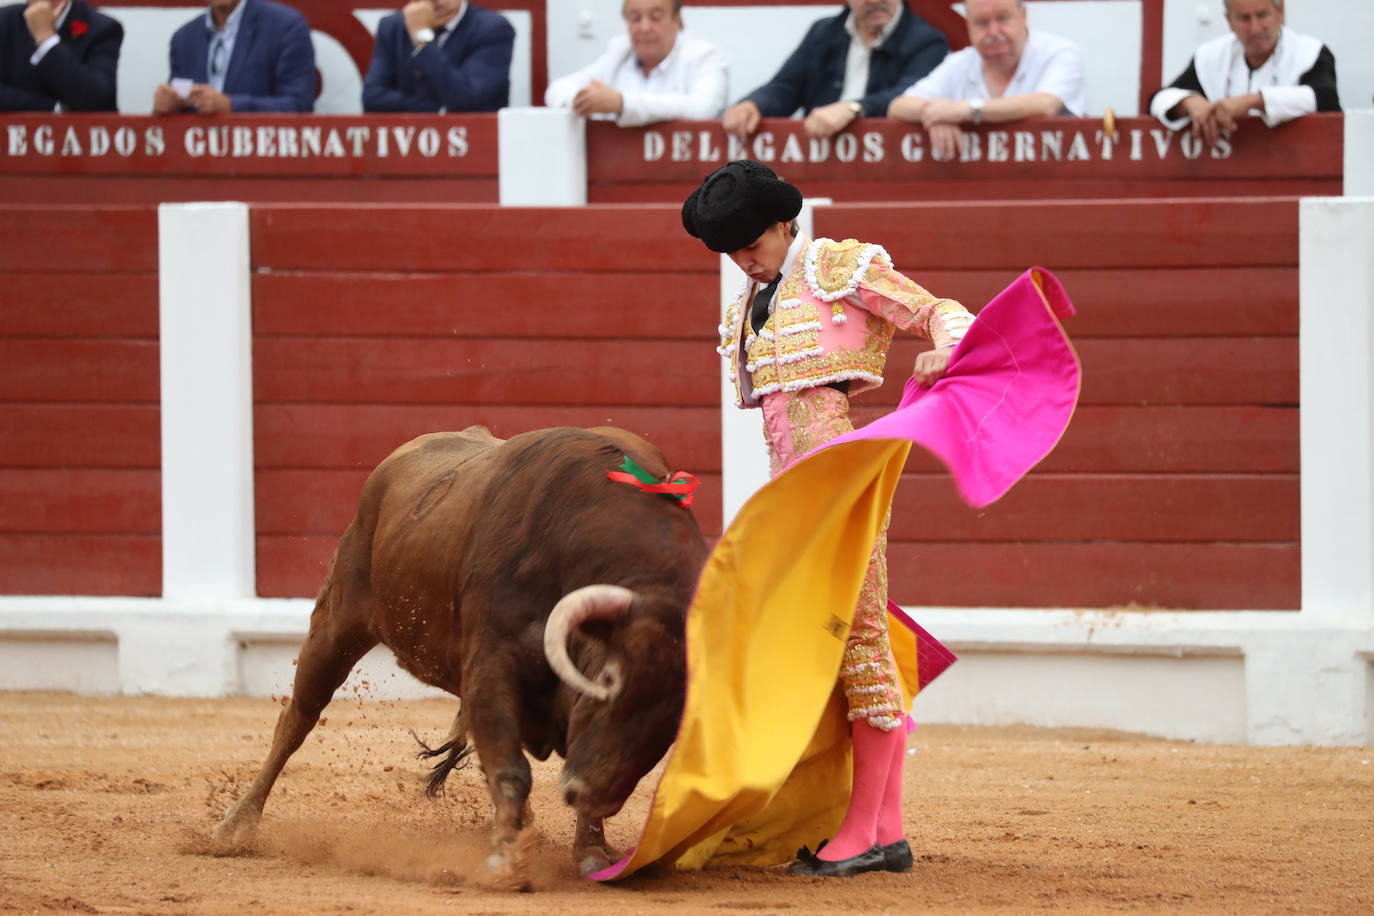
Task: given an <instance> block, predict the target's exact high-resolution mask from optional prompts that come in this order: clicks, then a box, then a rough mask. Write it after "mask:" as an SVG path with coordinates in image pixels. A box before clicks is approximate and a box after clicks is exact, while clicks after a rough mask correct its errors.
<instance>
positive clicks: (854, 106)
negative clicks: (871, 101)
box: [849, 102, 864, 118]
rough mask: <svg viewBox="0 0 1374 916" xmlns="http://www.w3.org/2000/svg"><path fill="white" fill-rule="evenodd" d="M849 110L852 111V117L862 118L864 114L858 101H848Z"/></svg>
mask: <svg viewBox="0 0 1374 916" xmlns="http://www.w3.org/2000/svg"><path fill="white" fill-rule="evenodd" d="M849 110H850V112H852V113H853V115H854V117H856V118H862V117H863V116H864V107H863V106H862V105H860V104H859V103H858V102H850V103H849Z"/></svg>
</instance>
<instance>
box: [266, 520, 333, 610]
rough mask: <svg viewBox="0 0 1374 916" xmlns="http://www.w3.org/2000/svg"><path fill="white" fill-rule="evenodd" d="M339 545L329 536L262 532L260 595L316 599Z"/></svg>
mask: <svg viewBox="0 0 1374 916" xmlns="http://www.w3.org/2000/svg"><path fill="white" fill-rule="evenodd" d="M338 545H339V539H338V538H337V537H330V536H328V535H264V534H259V535H258V538H257V566H258V597H259V598H314V597H315V596H316V595H317V594H318V593H319V590H320V585H321V584H322V583H323V582H324V576H325V573H326V572H328V571H329V560H330V558H331V557H333V556H334V548H336V547H337V546H338Z"/></svg>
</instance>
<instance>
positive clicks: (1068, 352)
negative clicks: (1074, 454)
mask: <svg viewBox="0 0 1374 916" xmlns="http://www.w3.org/2000/svg"><path fill="white" fill-rule="evenodd" d="M1047 307H1048V308H1047ZM1073 313H1074V308H1073V303H1072V302H1070V301H1069V297H1068V294H1067V293H1065V292H1064V287H1063V286H1062V285H1060V283H1059V280H1058V279H1057V278H1056V277H1055V276H1054V275H1053V274H1051V273H1050V272H1049V271H1047V270H1044V269H1043V268H1039V267H1033V268H1031V269H1030V270H1028V271H1026V272H1025V273H1024V274H1022V275H1021V276H1020V277H1019V278H1017V280H1016V281H1015V282H1014V283H1012V284H1011V285H1010V286H1008V287H1007V288H1006V289H1004V290H1002V292H1000V293H998V294H997V295H996V297H994V298H993V300H992V301H991V302H989V303H988V304H987V305H986V306H984V307H983V310H982V311H980V312H979V313H978V318H977V320H976V321H974V322H973V324H972V325H970V326H969V329H968V333H966V334H965V335H964V338H963V340H960V341H959V343H958V344H957V345H955V347H954V353H953V354H952V355H951V356H950V360H949V368H948V369H947V370H946V371H945V374H944V377H943V378H941V379H940V380H939V381H938V382H936V383H935V384H934V385H933V386H931V387H930V388H924V387H922V386H921V385H919V384H918V383H917V382H916V380H915V379H914V378H909V379H907V382H906V388H905V389H904V391H903V393H902V400H901V403H900V404H898V405H897V409H896V410H894V411H893V412H892V413H890V414H886V415H885V416H882V417H879V418H878V419H876V420H874V421H873V422H872V423H869V424H868V425H867V426H865V427H863V428H862V429H856V430H854V432H852V433H848V434H846V435H843V436H838V437H836V438H835V439H832V440H830V441H829V442H827V443H826V444H825V445H823V446H821V448H822V449H825V448H834V447H835V446H838V445H843V444H844V443H846V442H853V441H855V440H858V439H906V440H909V441H911V442H914V443H915V444H917V445H921V446H924V447H925V448H926V449H928V450H929V451H931V452H933V453H934V454H935V456H936V457H938V458H939V459H940V460H941V461H942V462H944V465H945V467H946V468H947V469H948V470H949V472H950V475H951V476H952V477H953V478H954V483H955V485H956V486H957V487H958V488H959V495H960V496H962V497H963V499H964V502H966V503H968V504H969V505H970V506H973V507H975V508H980V507H982V506H986V505H988V504H989V503H992V502H995V501H996V500H997V499H998V498H1000V497H1001V496H1002V494H1004V493H1006V492H1007V491H1008V490H1010V489H1011V486H1012V484H1014V483H1016V481H1018V480H1020V479H1021V478H1022V477H1023V476H1025V474H1026V472H1027V471H1029V470H1030V469H1031V468H1032V467H1034V466H1035V465H1036V464H1037V463H1039V461H1040V459H1042V458H1044V457H1045V456H1046V455H1048V454H1049V453H1050V451H1051V450H1052V449H1053V448H1054V446H1055V445H1056V444H1057V443H1058V442H1059V437H1060V436H1062V435H1063V433H1064V429H1065V428H1066V427H1067V426H1068V424H1069V418H1070V417H1071V416H1072V415H1073V410H1074V406H1075V405H1076V404H1077V403H1078V389H1079V376H1080V369H1079V364H1078V357H1077V355H1076V354H1075V353H1074V351H1073V347H1072V346H1070V345H1069V341H1068V338H1067V337H1065V336H1064V331H1063V329H1062V328H1061V327H1060V325H1059V321H1058V319H1060V318H1067V317H1069V316H1070V315H1072V314H1073ZM819 450H820V449H817V451H819ZM813 454H814V453H813Z"/></svg>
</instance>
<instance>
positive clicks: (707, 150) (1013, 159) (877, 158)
mask: <svg viewBox="0 0 1374 916" xmlns="http://www.w3.org/2000/svg"><path fill="white" fill-rule="evenodd" d="M890 137H891V135H890V134H882V133H879V132H876V131H870V132H865V133H862V134H852V133H843V134H839V135H837V136H835V137H833V138H816V137H804V136H801V135H800V134H795V133H787V134H781V135H779V134H776V133H774V132H773V131H760V132H759V133H758V134H756V135H755V136H754V137H752V138H751V139H750V141H749V142H748V143H741V142H740V141H739V140H738V139H736V138H734V137H729V138H728V139H727V140H726V142H725V144H724V145H722V143H721V142H720V134H719V133H718V132H717V131H714V130H702V131H682V130H678V131H667V132H665V131H659V130H649V131H646V132H645V134H644V161H645V162H659V161H663V160H665V159H666V160H668V161H672V162H700V163H721V162H727V161H732V160H735V159H743V158H750V159H756V160H758V161H759V162H770V163H771V162H777V163H783V164H786V163H799V162H805V163H812V164H820V163H826V162H837V163H845V164H848V163H854V162H862V163H869V164H876V163H880V162H885V161H888V160H889V159H891V158H894V157H895V158H897V159H900V160H902V161H904V162H922V161H924V160H926V159H927V157H928V158H929V159H931V160H933V161H944V159H946V158H949V157H941V156H939V155H936V154H935V152H934V151H933V150H931V149H930V148H929V146H928V145H927V142H926V135H925V133H924V132H922V131H910V132H908V133H904V134H902V135H901V137H900V139H898V140H897V141H896V143H895V144H893V143H891V142H890ZM1231 153H1232V147H1231V142H1230V140H1229V139H1227V138H1225V137H1222V138H1221V139H1220V140H1219V141H1218V143H1217V145H1216V146H1215V147H1212V148H1210V149H1208V148H1207V147H1206V145H1205V144H1204V143H1203V141H1202V140H1199V139H1195V138H1194V137H1193V136H1192V135H1191V134H1186V133H1184V134H1176V133H1174V132H1172V131H1168V130H1165V129H1163V128H1154V129H1150V130H1146V129H1143V128H1135V129H1132V130H1130V131H1127V132H1125V133H1118V134H1117V135H1116V136H1115V137H1110V136H1108V135H1107V134H1106V133H1105V132H1104V131H1103V130H1101V129H1092V128H1086V129H1084V130H1063V129H1055V130H990V131H987V132H986V133H981V134H980V133H972V132H970V133H965V134H964V140H963V144H962V148H961V149H960V150H959V152H958V153H957V159H958V161H960V162H989V163H994V164H997V163H1031V162H1069V163H1072V162H1107V161H1112V160H1114V159H1117V158H1125V159H1128V160H1130V161H1132V162H1143V161H1145V160H1146V157H1151V158H1152V159H1153V160H1155V161H1160V162H1163V161H1166V160H1169V159H1178V158H1183V159H1198V158H1200V157H1202V156H1203V155H1204V154H1206V155H1208V156H1210V157H1211V158H1213V159H1229V158H1231Z"/></svg>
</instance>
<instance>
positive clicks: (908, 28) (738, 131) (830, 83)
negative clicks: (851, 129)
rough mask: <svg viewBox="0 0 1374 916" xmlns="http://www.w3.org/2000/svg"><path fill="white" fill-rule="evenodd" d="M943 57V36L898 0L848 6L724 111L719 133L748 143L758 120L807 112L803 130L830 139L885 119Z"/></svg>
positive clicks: (852, 0)
mask: <svg viewBox="0 0 1374 916" xmlns="http://www.w3.org/2000/svg"><path fill="white" fill-rule="evenodd" d="M947 53H949V40H948V39H947V38H945V35H944V33H943V32H941V31H940V30H939V29H937V28H935V27H934V26H933V25H931V24H930V23H928V22H926V21H925V20H924V19H922V18H921V17H920V16H917V15H916V14H915V13H913V12H912V11H911V10H910V9H909V8H907V5H906V3H905V2H904V0H848V5H847V8H846V9H845V10H844V12H842V13H840V14H839V15H838V16H832V17H831V18H829V19H821V20H819V21H817V22H816V23H814V24H813V25H812V26H811V28H810V29H809V30H808V31H807V33H806V37H805V38H803V39H802V41H801V44H799V45H798V46H797V49H796V50H795V51H793V52H792V56H791V57H789V58H787V61H786V62H785V63H784V64H783V65H782V69H781V70H779V71H778V72H777V74H776V75H775V76H774V77H773V78H772V79H771V80H769V81H768V82H766V83H764V84H763V85H762V86H760V87H759V88H757V89H755V90H754V91H753V92H751V93H749V94H748V95H747V96H745V97H744V98H743V99H741V100H740V101H739V102H736V103H735V104H734V105H732V106H730V108H729V109H727V110H726V112H725V116H724V118H722V119H721V123H722V125H723V126H724V127H725V132H726V133H728V134H732V135H734V136H736V137H738V138H739V139H740V140H747V139H748V138H749V136H750V135H752V134H753V133H754V131H755V130H757V129H758V126H759V119H760V118H764V117H767V118H785V117H787V116H788V115H790V114H792V113H793V112H794V111H796V110H797V109H798V108H800V109H802V110H803V111H804V112H805V113H806V132H807V134H808V135H810V136H812V137H829V136H832V135H834V134H837V133H839V132H840V131H842V130H844V129H845V128H846V127H848V126H849V125H850V124H851V123H853V121H854V120H855V119H856V118H862V117H864V116H869V117H883V116H884V115H886V114H887V106H888V103H889V102H891V101H892V100H893V98H895V97H896V96H897V95H898V94H899V93H901V92H902V90H904V89H906V87H908V86H910V85H911V84H912V83H913V82H915V81H916V80H918V79H920V78H921V77H923V76H925V75H926V74H927V73H929V72H930V71H931V70H934V69H935V66H936V65H937V64H939V63H940V61H942V60H944V58H945V55H946V54H947Z"/></svg>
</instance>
